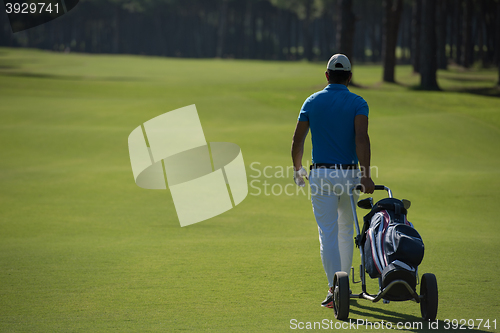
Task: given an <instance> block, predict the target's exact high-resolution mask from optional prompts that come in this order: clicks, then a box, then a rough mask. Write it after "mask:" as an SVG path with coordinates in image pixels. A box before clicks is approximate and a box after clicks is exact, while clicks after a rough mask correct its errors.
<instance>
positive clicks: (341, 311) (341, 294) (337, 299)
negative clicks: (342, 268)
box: [333, 272, 350, 320]
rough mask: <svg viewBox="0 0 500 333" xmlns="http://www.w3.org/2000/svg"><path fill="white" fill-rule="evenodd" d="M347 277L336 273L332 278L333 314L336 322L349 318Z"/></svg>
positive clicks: (345, 274) (342, 273) (344, 273)
mask: <svg viewBox="0 0 500 333" xmlns="http://www.w3.org/2000/svg"><path fill="white" fill-rule="evenodd" d="M349 298H350V297H349V275H347V273H346V272H337V273H335V276H334V277H333V312H334V313H335V318H337V319H338V320H345V319H347V317H349Z"/></svg>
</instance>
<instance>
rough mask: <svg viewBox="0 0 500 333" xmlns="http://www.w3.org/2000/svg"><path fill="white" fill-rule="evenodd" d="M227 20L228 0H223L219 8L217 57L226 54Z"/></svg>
mask: <svg viewBox="0 0 500 333" xmlns="http://www.w3.org/2000/svg"><path fill="white" fill-rule="evenodd" d="M226 21H227V0H221V1H220V9H219V27H218V30H217V49H216V54H215V56H216V57H217V58H222V56H223V55H224V40H225V37H226Z"/></svg>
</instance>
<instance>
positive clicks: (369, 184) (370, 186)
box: [360, 177, 375, 194]
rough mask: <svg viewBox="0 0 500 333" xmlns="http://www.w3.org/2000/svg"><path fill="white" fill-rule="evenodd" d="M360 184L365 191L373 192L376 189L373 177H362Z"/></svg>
mask: <svg viewBox="0 0 500 333" xmlns="http://www.w3.org/2000/svg"><path fill="white" fill-rule="evenodd" d="M360 185H361V187H362V191H363V192H364V193H367V194H372V193H373V191H375V184H374V183H373V180H372V179H371V178H368V177H362V178H361V183H360Z"/></svg>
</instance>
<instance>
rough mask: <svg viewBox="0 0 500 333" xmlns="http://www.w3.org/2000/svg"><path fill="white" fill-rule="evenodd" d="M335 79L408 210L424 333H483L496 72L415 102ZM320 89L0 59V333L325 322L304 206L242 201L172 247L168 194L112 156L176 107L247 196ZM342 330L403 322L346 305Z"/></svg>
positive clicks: (175, 226) (220, 73) (236, 69)
mask: <svg viewBox="0 0 500 333" xmlns="http://www.w3.org/2000/svg"><path fill="white" fill-rule="evenodd" d="M354 70H355V72H354V77H355V80H356V82H357V83H358V84H359V85H361V86H363V87H364V88H351V90H352V91H354V92H355V93H357V94H360V95H361V96H363V97H364V98H365V99H366V100H367V102H368V103H369V105H370V136H371V140H372V154H373V158H372V160H373V165H375V166H376V167H377V168H378V177H377V179H376V182H377V183H383V184H385V185H387V186H389V187H391V188H392V190H393V191H394V194H395V196H396V197H399V198H407V199H410V200H411V201H412V203H413V205H412V208H411V209H410V213H409V216H408V217H409V219H410V221H412V222H413V223H414V225H415V226H416V228H417V230H418V231H419V232H420V233H421V235H422V237H423V239H424V242H425V245H426V254H425V258H424V261H423V263H422V265H421V266H420V273H425V272H432V273H434V274H436V276H437V279H438V285H439V301H440V303H439V312H438V319H439V320H440V327H441V329H444V324H445V322H444V320H445V319H447V318H448V319H459V320H460V319H466V320H468V319H478V318H482V319H489V320H490V321H492V320H495V319H496V320H497V325H500V316H499V315H498V314H499V313H500V301H499V300H498V297H497V296H496V295H497V294H498V293H499V292H500V278H499V273H500V269H499V267H500V258H499V256H498V252H499V250H500V245H499V244H500V242H499V241H498V237H499V236H498V235H499V234H500V223H499V221H498V218H497V216H498V208H497V207H496V205H497V203H498V201H499V200H500V195H499V191H498V188H499V187H500V181H499V179H500V177H499V176H500V168H499V165H500V148H499V143H500V107H499V105H500V104H499V101H500V99H499V98H498V97H495V94H497V92H496V91H495V90H494V89H492V87H494V84H495V82H496V79H497V78H496V73H497V72H496V71H494V70H493V71H467V72H461V71H459V70H457V69H452V70H450V71H443V72H439V84H440V86H441V87H442V89H443V90H444V91H442V92H425V91H419V90H415V89H412V87H413V86H415V85H416V84H418V76H416V75H413V74H412V73H411V68H410V67H408V66H401V67H398V68H397V71H396V78H397V81H398V82H399V84H381V83H380V78H381V73H382V71H381V68H380V67H379V66H356V67H355V69H354ZM323 72H324V64H310V63H305V62H297V63H285V62H261V61H221V60H181V59H163V58H149V57H134V56H105V55H102V56H95V55H93V56H91V55H79V54H54V53H49V52H42V51H35V50H20V49H0V142H1V146H0V331H1V332H173V331H193V332H199V331H212V332H226V331H227V332H286V331H291V329H290V320H291V319H297V320H298V321H302V322H314V321H321V320H323V319H328V320H330V319H332V320H334V319H333V313H332V311H331V310H327V309H323V308H321V307H320V306H319V302H320V301H322V300H323V297H324V296H325V292H326V289H327V284H326V278H325V276H324V272H323V268H322V266H321V260H320V257H319V244H318V236H317V227H316V224H315V221H314V218H313V215H312V211H311V205H310V202H309V201H308V199H307V196H305V195H293V196H286V195H281V196H275V195H268V196H266V195H265V194H261V195H259V196H256V195H254V194H255V193H256V190H255V189H253V188H250V193H249V195H248V197H247V198H246V199H245V200H244V201H243V202H242V203H241V204H240V205H238V206H237V207H236V208H235V209H232V210H231V211H228V212H226V213H224V214H222V215H220V216H217V217H214V218H212V219H210V220H208V221H204V222H201V223H198V224H195V225H192V226H188V227H185V228H181V227H180V226H179V222H178V220H177V216H176V212H175V209H174V206H173V202H172V198H171V196H170V193H169V192H168V191H154V190H144V189H141V188H139V187H137V186H136V185H135V183H134V180H133V176H132V171H131V167H130V161H129V157H128V147H127V138H128V135H129V133H130V132H131V131H132V130H133V129H134V128H136V127H137V126H139V125H140V124H142V123H144V122H145V121H147V120H149V119H151V118H153V117H155V116H157V115H160V114H162V113H165V112H168V111H171V110H174V109H176V108H179V107H183V106H186V105H190V104H196V106H197V108H198V113H199V115H200V118H201V123H202V125H203V129H204V132H205V136H206V138H207V140H208V141H226V142H234V143H236V144H238V145H239V146H240V147H241V149H242V153H243V157H244V160H245V164H246V166H247V175H248V177H249V181H250V180H254V178H253V177H255V176H256V175H257V171H255V169H256V168H257V169H259V170H261V171H262V169H263V168H264V167H265V166H273V167H274V169H273V173H274V172H276V171H277V170H279V168H280V167H286V166H289V165H290V157H289V151H290V144H291V136H292V133H293V129H294V126H295V123H296V120H297V116H298V111H299V109H300V106H301V105H302V102H303V101H304V99H305V98H307V97H308V96H309V95H310V94H311V93H313V92H315V91H317V90H319V89H322V87H323V86H324V85H325V82H324V76H323ZM492 95H493V96H492ZM307 149H308V153H307V155H309V152H310V145H309V144H308V145H307ZM254 162H259V163H260V164H253V166H254V167H253V169H252V168H251V167H250V165H252V163H254ZM278 176H279V175H278ZM255 179H257V180H259V181H261V182H263V181H264V180H266V181H267V182H268V183H269V184H270V185H273V184H281V185H286V184H287V183H290V182H291V179H290V178H276V177H273V178H269V179H267V178H265V177H264V176H261V177H260V178H255ZM276 189H277V187H276ZM269 190H270V188H268V191H269ZM360 215H361V212H360ZM354 258H355V262H354V266H355V267H357V265H359V253H355V256H354ZM356 275H357V274H356ZM352 288H353V291H354V292H359V290H360V287H359V285H354V286H352ZM376 288H377V287H376V281H371V280H370V284H369V290H370V291H372V292H375V291H376ZM350 318H352V319H354V320H356V319H366V320H369V321H371V322H380V321H382V320H384V321H390V322H393V323H394V325H395V323H396V322H398V321H402V322H419V320H420V310H419V306H418V304H414V303H413V302H403V303H397V302H392V303H391V304H388V305H385V304H381V303H376V304H372V303H370V302H368V301H363V300H359V301H351V312H350ZM333 322H334V324H335V320H334V321H333ZM424 326H426V324H425V325H424ZM358 331H364V330H363V329H359V330H358ZM378 331H380V330H378ZM401 331H404V330H401ZM409 331H416V330H409ZM430 331H435V330H430ZM481 331H489V332H491V331H494V330H493V328H490V330H487V329H485V328H481ZM497 331H499V330H498V329H497Z"/></svg>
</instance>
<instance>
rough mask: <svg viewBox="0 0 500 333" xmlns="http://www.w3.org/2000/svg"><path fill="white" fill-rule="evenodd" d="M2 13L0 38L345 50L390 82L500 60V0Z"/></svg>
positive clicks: (126, 49)
mask: <svg viewBox="0 0 500 333" xmlns="http://www.w3.org/2000/svg"><path fill="white" fill-rule="evenodd" d="M0 19H1V21H0V22H1V23H0V46H22V47H36V48H41V49H48V50H57V51H76V52H88V53H126V54H145V55H157V56H168V57H188V58H213V57H219V58H244V59H275V60H298V59H308V60H325V59H327V58H328V57H329V56H330V55H331V54H333V53H338V52H341V53H345V54H347V55H348V56H350V57H351V58H352V60H353V61H354V62H358V63H359V62H376V63H383V64H384V68H385V71H384V80H385V81H389V82H391V81H394V73H393V66H394V64H395V63H396V62H398V63H412V64H413V66H414V69H415V71H416V72H421V71H422V73H427V72H433V71H434V72H435V68H446V66H447V65H448V64H449V63H455V64H458V65H461V66H464V67H470V66H472V65H473V64H474V63H476V62H480V63H481V64H482V66H485V67H488V66H492V65H496V64H498V63H499V62H500V54H499V47H498V45H500V26H499V25H500V23H499V22H500V0H154V1H153V0H80V3H79V5H78V6H77V7H76V8H75V9H74V10H72V11H71V12H69V13H68V14H66V15H64V16H63V17H61V18H59V19H57V20H55V21H52V22H49V23H47V24H44V25H42V26H38V27H35V28H32V29H29V30H27V31H23V32H19V33H16V34H13V33H12V32H11V30H10V26H9V24H8V19H7V16H6V15H5V13H1V14H0ZM391 68H392V72H391ZM431 81H432V80H431ZM431 84H432V83H431Z"/></svg>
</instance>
